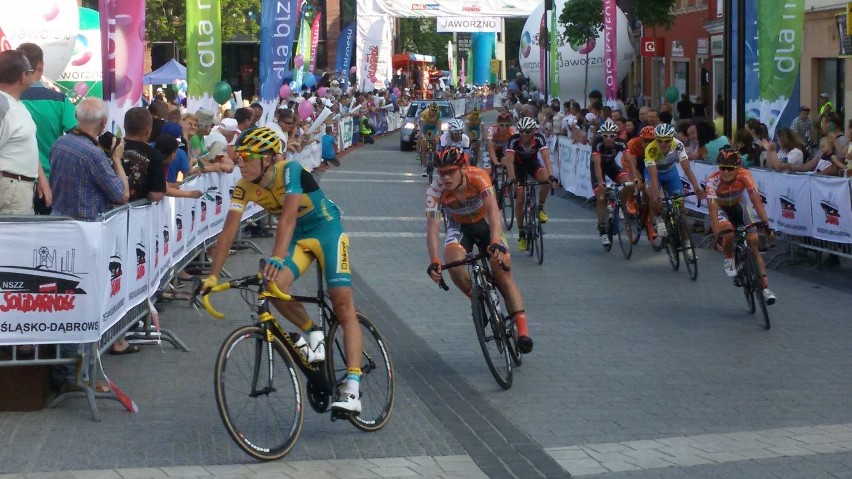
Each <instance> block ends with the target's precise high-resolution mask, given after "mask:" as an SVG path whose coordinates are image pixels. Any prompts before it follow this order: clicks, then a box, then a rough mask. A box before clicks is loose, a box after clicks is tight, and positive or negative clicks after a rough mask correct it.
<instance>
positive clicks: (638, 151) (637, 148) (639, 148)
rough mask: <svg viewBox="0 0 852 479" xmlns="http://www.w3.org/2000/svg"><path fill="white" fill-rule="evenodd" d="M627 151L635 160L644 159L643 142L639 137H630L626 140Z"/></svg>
mask: <svg viewBox="0 0 852 479" xmlns="http://www.w3.org/2000/svg"><path fill="white" fill-rule="evenodd" d="M627 151H628V152H630V154H631V155H632V156H633V158H636V159H637V160H642V161H644V160H645V143H644V142H643V140H642V138H641V137H638V136H637V137H636V138H631V139H630V141H628V142H627Z"/></svg>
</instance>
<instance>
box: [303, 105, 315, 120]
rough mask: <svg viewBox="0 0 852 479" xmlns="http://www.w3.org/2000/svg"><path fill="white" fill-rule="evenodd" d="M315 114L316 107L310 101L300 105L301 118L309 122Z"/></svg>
mask: <svg viewBox="0 0 852 479" xmlns="http://www.w3.org/2000/svg"><path fill="white" fill-rule="evenodd" d="M313 113H314V105H312V104H311V102H309V101H303V102H302V103H300V104H299V118H301V119H302V120H307V119H308V118H310V117H311V115H313Z"/></svg>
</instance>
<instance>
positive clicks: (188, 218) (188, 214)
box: [181, 175, 205, 251]
mask: <svg viewBox="0 0 852 479" xmlns="http://www.w3.org/2000/svg"><path fill="white" fill-rule="evenodd" d="M201 176H205V175H201ZM181 189H184V190H198V191H201V192H202V193H203V192H204V184H203V183H202V182H201V180H200V177H195V178H193V179H192V180H189V181H187V182H186V183H184V184H183V185H182V187H181ZM183 201H184V202H186V203H187V206H186V208H185V209H184V210H183V214H182V215H183V216H182V221H183V240H184V241H185V242H186V243H185V248H186V251H192V248H195V247H196V246H198V245H199V244H201V240H200V239H198V225H199V218H198V215H199V212H200V210H201V201H202V200H201V199H197V200H192V201H190V200H188V199H184V200H183Z"/></svg>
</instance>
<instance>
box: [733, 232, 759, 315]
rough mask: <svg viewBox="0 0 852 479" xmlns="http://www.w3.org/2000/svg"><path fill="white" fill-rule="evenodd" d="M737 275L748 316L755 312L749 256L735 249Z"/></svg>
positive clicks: (752, 277) (752, 276)
mask: <svg viewBox="0 0 852 479" xmlns="http://www.w3.org/2000/svg"><path fill="white" fill-rule="evenodd" d="M737 274H738V275H739V276H740V281H742V288H743V294H745V298H746V305H747V306H748V312H749V314H754V312H755V311H756V310H757V309H756V305H755V303H754V275H753V273H752V260H751V254H750V253H748V252H746V251H744V250H740V249H739V247H738V248H737Z"/></svg>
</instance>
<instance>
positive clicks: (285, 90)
mask: <svg viewBox="0 0 852 479" xmlns="http://www.w3.org/2000/svg"><path fill="white" fill-rule="evenodd" d="M292 93H293V92H292V91H291V90H290V87H289V86H288V85H281V88H279V89H278V96H279V97H281V99H282V100H286V99H287V98H290V95H291V94H292Z"/></svg>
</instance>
